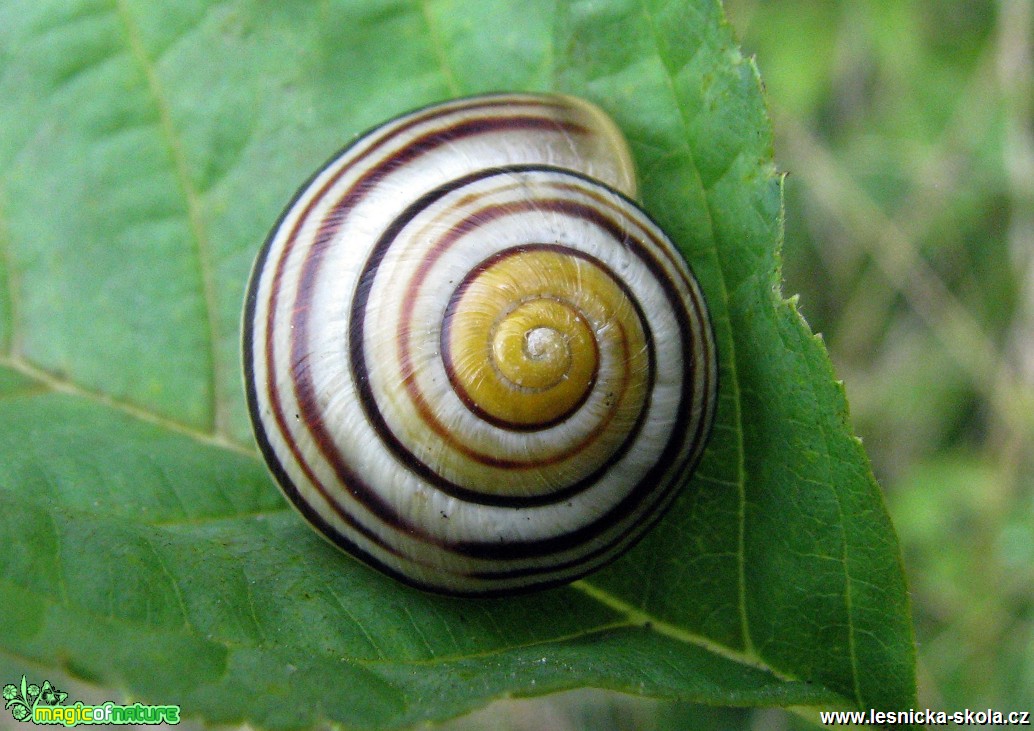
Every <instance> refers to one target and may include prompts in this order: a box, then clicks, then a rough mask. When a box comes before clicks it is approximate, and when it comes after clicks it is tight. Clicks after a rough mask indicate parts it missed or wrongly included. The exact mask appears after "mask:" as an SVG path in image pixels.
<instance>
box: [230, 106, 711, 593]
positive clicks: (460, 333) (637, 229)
mask: <svg viewBox="0 0 1034 731" xmlns="http://www.w3.org/2000/svg"><path fill="white" fill-rule="evenodd" d="M632 169H633V168H632V163H631V158H630V155H629V153H628V150H627V146H626V145H625V143H624V141H623V139H622V137H621V135H620V133H619V132H618V131H617V129H616V127H615V126H614V125H613V123H612V122H611V121H610V120H609V119H608V118H607V117H606V116H605V115H603V113H602V112H601V111H599V110H598V109H597V108H596V107H594V106H592V105H590V104H588V103H587V102H584V101H581V100H577V99H573V98H570V97H562V96H552V95H549V96H547V95H515V94H507V95H492V96H484V97H475V98H469V99H461V100H458V101H454V102H449V103H445V104H441V105H437V106H433V107H428V108H425V109H422V110H418V111H416V112H413V113H410V114H408V115H405V116H402V117H399V118H397V119H394V120H392V121H391V122H388V123H386V124H384V125H382V126H380V127H378V128H376V129H374V130H372V131H371V132H368V133H367V134H365V135H363V136H362V137H360V138H359V139H357V140H356V141H355V142H354V143H353V144H352V145H350V146H349V147H347V148H346V149H345V150H344V151H342V152H341V153H339V154H338V155H337V156H335V157H334V158H333V159H332V160H330V161H329V162H328V163H327V164H326V165H325V166H324V167H323V168H322V169H321V170H320V171H318V172H317V173H316V174H315V175H314V176H313V178H312V179H311V180H310V181H309V182H308V183H307V184H306V185H305V186H303V188H302V189H301V190H300V191H299V193H298V194H297V196H296V197H295V199H294V201H293V202H292V203H291V204H290V205H289V206H288V208H287V209H286V210H285V212H284V213H283V215H282V216H281V218H280V220H279V222H278V223H277V224H276V226H275V227H274V229H273V231H272V233H271V234H270V236H269V238H268V240H267V241H266V244H265V246H264V248H263V249H262V251H261V253H260V255H259V257H258V260H257V262H256V264H255V268H254V271H253V274H252V279H251V282H250V285H249V288H248V295H247V300H246V305H245V314H244V323H243V336H244V343H243V352H244V371H245V384H246V390H247V396H248V402H249V407H250V411H251V415H252V420H253V422H254V426H255V432H256V435H257V440H258V443H259V446H260V448H261V450H262V452H263V455H264V456H265V458H266V460H267V462H268V464H269V466H270V469H271V471H272V472H273V474H274V476H275V477H276V479H277V482H278V483H279V485H280V487H281V489H282V490H283V492H284V493H285V494H286V495H287V497H288V498H289V499H290V500H291V502H292V503H293V504H294V505H295V507H296V508H298V510H299V511H300V512H301V513H302V514H303V515H304V516H305V517H306V518H307V519H308V520H309V521H310V522H311V523H312V524H313V525H314V526H315V527H316V528H317V529H318V530H319V531H320V532H321V533H322V534H323V535H324V536H325V537H326V538H328V539H329V540H330V541H332V542H333V543H334V544H336V545H338V546H339V547H341V548H344V549H345V550H347V551H349V552H351V553H352V554H354V555H355V556H357V557H359V558H361V559H362V560H364V561H366V562H367V563H369V564H371V565H373V566H375V567H377V568H380V569H381V570H383V571H385V572H386V573H388V574H391V575H393V576H395V577H397V578H400V579H402V580H403V581H405V582H407V583H410V584H412V585H415V586H418V587H421V588H424V589H429V590H433V591H439V592H444V593H451V594H463V595H486V594H487V595H491V594H502V593H510V592H515V591H524V590H530V589H535V588H540V587H544V586H551V585H556V584H558V583H562V582H567V581H570V580H573V579H575V578H578V577H580V576H583V575H585V574H586V573H588V572H590V571H592V570H594V569H596V568H598V567H599V566H601V565H603V564H605V563H607V562H608V561H611V560H612V559H613V558H615V557H616V556H617V555H619V554H620V553H621V552H622V551H624V550H625V549H627V548H628V547H629V546H630V545H631V544H632V543H633V542H634V541H635V540H636V539H637V538H639V537H640V536H641V535H642V534H643V533H644V532H645V531H646V530H647V529H648V528H649V526H650V525H652V524H653V523H654V522H655V521H656V519H657V518H658V517H659V516H660V515H661V514H662V512H663V510H664V509H665V508H666V507H667V506H668V505H669V504H670V502H671V501H672V499H673V497H674V495H675V493H676V490H677V487H678V486H679V485H680V484H681V483H682V482H684V480H685V478H686V477H687V475H688V473H689V471H690V470H691V469H692V468H693V466H694V465H695V464H696V462H697V461H698V459H699V457H700V453H701V451H702V450H703V447H704V445H705V443H706V441H707V436H708V432H709V430H710V425H711V422H712V420H713V414H714V408H715V393H716V390H717V363H716V353H715V344H714V339H713V335H712V332H711V326H710V322H709V318H708V313H707V309H706V306H705V303H704V300H703V297H702V295H701V292H700V289H699V287H698V285H697V283H696V281H695V279H694V278H693V276H692V274H691V273H690V271H689V269H688V267H687V266H686V264H685V262H684V261H683V260H682V258H681V257H680V256H679V254H678V253H677V252H676V250H675V248H674V247H673V245H672V244H671V242H670V241H669V240H668V238H667V237H666V236H665V235H664V233H663V232H662V231H661V230H660V229H659V228H658V227H657V226H656V225H655V224H654V223H653V222H652V221H651V220H650V219H649V217H647V216H646V215H645V214H644V213H643V212H642V211H641V210H640V209H639V208H638V207H637V206H636V205H635V204H634V203H633V202H632V201H631V200H630V196H632V195H634V192H635V190H634V188H635V182H634V175H633V174H632Z"/></svg>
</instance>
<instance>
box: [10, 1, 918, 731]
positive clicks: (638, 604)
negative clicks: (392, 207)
mask: <svg viewBox="0 0 1034 731" xmlns="http://www.w3.org/2000/svg"><path fill="white" fill-rule="evenodd" d="M501 88H507V89H514V90H519V89H529V90H548V89H555V90H560V91H565V92H568V93H574V94H578V95H581V96H584V97H587V98H589V99H592V100H593V101H596V102H597V103H599V104H600V105H601V106H603V107H604V108H605V109H606V110H607V111H608V112H610V113H611V114H612V115H613V116H614V117H615V119H616V120H617V121H618V124H619V125H620V126H621V127H622V129H623V130H624V131H625V132H626V134H627V135H628V137H629V139H630V141H631V143H632V147H633V150H634V153H635V156H636V160H637V164H638V166H639V169H640V173H641V178H642V199H643V202H644V204H645V206H646V208H647V209H648V210H649V211H650V212H651V213H652V214H653V215H654V216H655V217H656V218H657V219H658V221H659V222H660V223H661V225H662V226H663V227H665V228H666V230H668V231H669V233H670V234H671V235H672V237H673V238H674V239H675V240H676V241H678V242H679V244H680V246H681V247H682V248H683V251H684V252H685V254H686V255H687V258H688V259H689V260H690V262H691V264H692V266H693V268H694V270H695V271H696V273H697V274H698V276H699V278H700V280H701V283H702V286H703V288H704V290H705V293H706V295H707V297H708V300H709V303H710V305H711V308H712V315H713V319H714V325H715V329H716V333H717V336H718V340H719V344H720V353H721V357H720V360H721V393H720V400H719V413H718V421H717V424H716V427H715V430H714V435H713V437H712V440H711V444H710V446H709V448H708V450H707V453H706V455H705V458H704V460H703V463H702V464H701V466H700V468H699V469H698V471H697V474H696V476H695V477H694V478H693V479H692V481H691V482H690V484H689V485H688V486H687V487H686V489H685V490H684V491H683V493H682V495H681V497H680V499H679V501H678V502H677V504H676V505H675V507H674V508H673V509H672V510H671V512H670V513H669V514H668V516H666V518H665V520H664V521H663V522H662V523H661V525H660V526H659V527H658V528H657V529H656V530H655V531H653V532H651V533H650V535H649V536H648V537H647V538H646V539H645V540H644V541H643V542H642V543H641V545H639V546H638V547H637V548H635V549H634V550H633V551H632V552H630V553H629V554H628V555H627V556H626V557H624V558H623V559H621V560H620V561H619V562H617V563H616V564H615V565H614V566H612V567H610V568H608V569H605V570H604V571H603V572H600V573H598V574H596V575H594V576H591V577H589V578H588V579H586V580H584V581H582V582H579V583H577V584H575V585H574V586H572V587H567V588H561V589H556V590H551V591H547V592H544V593H541V594H538V595H534V596H528V597H521V598H519V599H509V600H477V601H475V600H460V599H445V598H440V597H434V596H429V595H426V594H423V593H420V592H417V591H414V590H411V589H408V588H405V587H402V586H400V585H398V584H396V583H394V582H393V581H391V580H390V579H386V578H384V577H382V576H380V575H379V574H377V573H376V572H374V571H372V570H370V569H367V568H366V567H364V566H362V565H360V564H358V563H357V562H355V561H353V560H352V559H350V558H348V557H345V556H343V555H341V554H339V553H338V552H336V551H335V550H334V549H332V548H330V547H329V546H327V545H326V544H324V543H323V542H322V541H321V540H320V539H319V538H317V537H316V536H315V534H314V533H312V531H310V529H309V528H308V527H307V526H306V525H305V524H304V523H303V522H302V520H301V519H300V518H299V517H298V516H297V515H296V514H295V513H293V512H292V511H290V510H288V508H287V507H286V505H285V503H284V501H283V499H282V498H281V497H280V495H279V493H278V492H277V490H276V488H275V487H274V486H273V484H272V482H271V480H270V478H269V477H268V475H267V473H266V471H265V468H264V466H263V465H262V463H261V461H260V460H259V458H258V456H257V452H256V450H255V448H254V446H253V443H252V442H251V437H250V427H249V425H248V423H247V415H246V412H245V408H244V404H243V397H242V394H241V383H240V375H239V371H238V365H237V364H238V360H239V345H238V327H239V326H238V321H239V315H240V305H241V297H242V293H243V287H244V283H245V280H246V277H247V274H248V270H249V267H250V263H251V260H252V258H253V257H254V255H255V253H256V252H257V250H258V247H259V245H260V242H261V241H262V240H263V238H264V236H265V233H266V231H267V229H268V228H269V226H271V225H272V223H273V221H274V220H275V219H276V216H277V214H278V213H279V211H280V209H281V207H282V206H283V205H284V203H285V202H286V201H287V200H288V199H289V198H290V196H291V194H292V192H293V190H294V188H295V187H296V186H297V185H298V184H300V183H301V182H302V181H303V180H304V179H305V178H306V177H307V175H308V174H309V173H310V172H311V171H312V170H313V169H315V167H316V166H318V165H319V164H320V163H321V162H322V161H323V160H324V159H326V158H327V157H328V156H329V155H330V154H331V153H333V151H334V150H335V149H337V148H339V147H340V146H341V145H342V144H344V143H346V142H347V141H348V140H350V139H351V138H352V136H353V135H354V134H355V133H357V132H359V131H361V130H363V129H365V128H367V127H369V126H371V125H373V124H376V123H377V122H379V121H381V120H383V119H386V118H388V117H391V116H393V115H396V114H398V113H400V112H403V111H406V110H407V109H409V108H412V107H415V106H418V105H420V104H424V103H427V102H431V101H434V100H438V99H444V98H448V97H452V96H457V95H461V94H468V93H476V92H479V91H487V90H497V89H501ZM0 99H3V100H4V103H3V104H2V105H0V349H2V350H0V490H2V505H3V510H2V512H0V546H3V561H2V562H0V607H2V609H3V611H2V613H0V617H2V626H3V631H2V632H0V683H2V682H8V681H9V680H11V679H13V677H14V675H15V673H14V669H15V668H23V667H25V663H29V664H31V665H32V666H34V667H37V668H39V674H40V676H41V677H40V678H38V679H37V680H38V682H42V680H43V679H44V677H45V676H46V673H47V672H48V671H51V670H54V671H61V672H64V673H67V674H69V675H72V676H74V677H79V678H83V679H86V680H88V681H91V682H95V683H97V684H100V685H102V686H105V687H114V688H118V689H122V690H123V691H125V692H126V693H128V694H130V695H131V696H133V697H134V698H136V699H140V700H141V701H147V702H151V703H163V704H165V703H178V704H181V705H182V706H183V710H184V713H185V714H186V715H187V716H195V717H201V718H203V719H205V720H208V721H212V722H232V721H247V722H249V723H252V724H253V725H255V726H258V727H264V728H296V727H304V726H308V725H312V724H315V723H317V722H319V721H321V720H324V719H331V720H335V721H339V722H342V723H344V724H346V725H348V726H354V727H385V728H393V727H404V726H406V725H411V724H414V723H418V722H420V721H423V720H427V719H436V718H445V717H449V716H453V715H457V714H460V713H463V712H465V711H467V710H470V709H473V708H476V707H478V706H480V705H483V704H484V703H486V702H487V701H489V700H491V699H493V698H498V697H501V696H505V695H533V694H539V693H546V692H550V691H554V690H559V689H564V688H571V687H577V686H595V687H603V688H612V689H617V690H622V691H626V692H630V693H639V694H644V695H651V696H657V697H665V698H677V699H683V700H691V701H696V702H704V703H714V704H738V705H751V704H759V705H760V704H771V705H783V706H820V707H827V706H857V707H860V708H868V707H870V706H874V707H879V708H885V709H902V708H907V707H911V706H912V705H913V704H914V701H915V682H914V656H913V642H912V634H911V625H910V615H909V607H908V601H907V594H906V590H905V585H904V578H903V574H902V569H901V565H900V559H899V551H898V546H897V542H896V539H895V536H894V533H893V529H892V527H891V525H890V523H889V520H888V518H887V514H886V511H885V509H884V507H883V502H882V498H881V496H880V493H879V489H878V487H877V485H876V483H875V481H874V479H873V477H872V474H871V471H870V469H869V466H868V461H867V459H866V457H865V454H864V452H863V451H862V449H861V446H860V444H859V443H858V441H857V439H856V438H855V437H854V436H853V435H852V432H851V429H850V426H849V424H848V419H847V408H846V402H845V399H844V394H843V391H842V389H841V387H840V385H839V384H838V383H837V382H836V381H835V380H834V376H833V373H832V370H831V367H830V364H829V361H828V358H827V356H826V354H825V351H824V348H823V346H822V344H821V342H820V341H819V340H818V339H816V338H815V337H814V336H813V335H812V334H811V333H810V331H809V330H808V328H807V325H806V324H805V323H804V322H803V320H802V319H801V318H800V317H799V316H798V315H797V313H796V311H795V308H794V306H793V303H792V302H788V301H785V300H783V299H782V297H781V295H780V290H779V272H778V259H777V248H778V245H779V242H780V239H781V188H780V178H779V177H778V176H777V175H776V173H775V172H774V169H773V165H772V149H771V132H770V127H769V123H768V121H767V118H766V116H765V112H764V107H763V102H762V99H761V93H760V82H759V80H758V77H757V72H756V69H755V67H754V65H753V64H752V63H751V62H750V61H749V60H746V59H744V58H742V57H741V55H740V53H739V51H738V49H737V48H736V46H735V43H734V41H733V40H732V36H731V32H730V30H729V28H728V26H727V25H726V24H725V21H724V20H723V18H722V15H721V10H720V8H719V7H718V6H717V4H716V3H714V2H711V1H709V0H693V1H690V0H684V1H675V0H671V1H668V2H661V1H659V0H658V1H656V2H654V1H650V2H647V1H646V0H641V1H639V2H634V1H632V0H609V1H608V2H592V3H590V2H578V3H570V4H568V3H559V4H555V3H550V2H545V0H537V1H536V2H531V3H519V4H517V3H513V4H511V3H505V2H501V1H499V0H497V1H492V2H459V1H458V0H424V1H423V2H421V3H397V2H386V1H376V2H375V1H373V0H371V1H369V2H325V3H318V4H315V3H314V4H309V3H300V2H296V3H268V2H261V1H260V0H251V1H248V0H235V1H233V2H223V3H218V4H216V3H211V2H208V1H207V0H183V1H182V2H177V3H171V4H152V3H145V2H141V1H139V0H105V1H104V2H101V1H100V0H60V1H58V0H42V1H41V0H32V1H31V2H30V1H29V0H7V1H6V2H3V3H0ZM19 672H20V671H19ZM8 676H11V677H10V678H9V677H8ZM74 700H75V699H70V701H73V702H74Z"/></svg>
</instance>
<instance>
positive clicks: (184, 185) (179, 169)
mask: <svg viewBox="0 0 1034 731" xmlns="http://www.w3.org/2000/svg"><path fill="white" fill-rule="evenodd" d="M114 3H115V10H116V11H117V13H118V17H119V19H120V20H121V22H122V26H123V28H124V29H125V35H126V41H127V43H128V45H129V50H130V52H131V54H132V56H133V59H134V60H135V61H136V63H137V64H139V66H140V68H141V70H142V71H143V74H144V79H145V82H146V86H147V91H148V93H149V94H150V96H151V98H152V100H153V102H154V105H155V108H156V110H157V112H158V121H159V130H160V133H161V137H162V138H163V139H164V140H165V144H166V145H167V147H168V150H169V156H170V158H171V161H172V166H173V172H174V174H175V177H176V180H177V182H178V184H179V187H180V189H181V191H182V193H183V197H184V201H185V204H186V209H187V222H188V224H189V226H190V231H191V234H192V235H191V239H192V241H193V243H194V255H195V257H196V259H197V264H198V270H199V279H200V289H201V293H200V294H201V297H202V301H203V303H204V310H205V320H206V325H207V328H208V338H209V352H210V358H211V380H210V383H209V388H210V392H211V398H212V416H211V419H212V421H211V428H212V431H213V432H214V433H216V434H224V433H226V430H227V428H228V422H229V411H228V407H227V404H226V403H225V399H224V398H223V394H222V390H223V381H224V376H223V373H222V366H221V365H220V361H219V341H220V327H219V319H218V305H217V302H218V300H217V296H216V282H215V267H214V264H213V261H212V253H211V251H210V249H211V246H210V241H209V237H208V231H207V228H206V225H205V221H204V216H203V215H202V205H201V196H200V193H199V192H198V191H197V189H196V188H195V187H194V184H193V183H192V182H191V179H190V171H189V168H188V165H187V157H186V153H185V151H184V149H183V144H182V142H181V140H180V138H179V135H178V134H177V132H176V129H175V126H174V124H173V121H172V112H171V110H170V107H169V102H168V100H167V99H166V97H165V93H164V91H163V89H162V86H161V83H160V81H159V80H158V72H157V69H156V67H155V63H154V61H153V60H152V59H151V58H149V56H148V55H147V50H146V49H145V48H144V43H143V39H142V38H141V36H140V30H139V28H138V27H137V25H136V22H135V20H134V19H133V17H132V15H131V14H130V12H129V9H128V8H127V7H126V4H125V0H114Z"/></svg>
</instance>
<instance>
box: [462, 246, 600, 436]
mask: <svg viewBox="0 0 1034 731" xmlns="http://www.w3.org/2000/svg"><path fill="white" fill-rule="evenodd" d="M582 264H583V262H578V261H575V262H572V261H571V259H570V257H566V256H563V255H561V254H558V253H556V252H551V251H529V252H522V253H518V254H514V255H512V256H509V257H506V258H504V259H502V260H500V261H499V262H496V263H494V264H493V265H491V266H489V267H486V268H485V269H484V270H482V271H480V272H478V274H477V276H475V277H474V278H473V279H472V280H471V281H469V282H468V283H467V284H466V287H465V289H464V291H463V292H462V294H461V296H460V297H459V299H458V301H457V303H456V307H455V308H454V310H453V312H452V313H451V318H452V319H451V322H450V328H449V337H448V342H447V343H446V347H447V348H448V353H449V359H450V362H451V364H452V369H451V371H450V378H451V379H452V381H453V383H454V385H455V386H456V389H457V392H458V393H459V394H460V396H461V398H463V400H464V401H465V402H466V403H467V405H468V406H469V407H470V408H472V409H473V410H475V411H477V412H479V413H480V414H482V416H484V417H485V418H487V419H489V420H490V421H495V422H497V423H499V424H501V425H504V426H510V427H514V428H519V429H522V428H543V427H546V426H549V425H550V424H553V423H555V422H557V421H559V420H561V419H563V418H565V417H566V416H567V415H569V414H570V413H572V412H574V411H575V410H577V408H578V407H579V406H580V405H581V404H582V403H583V402H584V401H585V399H586V398H587V397H588V395H589V393H590V392H591V390H592V388H593V385H594V384H595V382H596V375H597V372H598V370H599V366H600V363H599V346H598V344H597V342H596V340H597V334H596V332H595V331H594V329H593V325H592V324H591V323H590V322H589V321H588V319H587V318H586V315H585V314H584V312H583V309H582V308H581V307H580V306H579V305H580V303H579V299H580V298H581V295H580V294H578V289H579V286H580V285H581V286H584V285H585V284H586V283H587V282H589V281H591V279H592V277H591V276H587V275H586V273H585V271H584V269H586V267H584V266H582ZM588 268H590V269H591V267H588ZM572 292H574V294H573V295H572Z"/></svg>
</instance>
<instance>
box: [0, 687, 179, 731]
mask: <svg viewBox="0 0 1034 731" xmlns="http://www.w3.org/2000/svg"><path fill="white" fill-rule="evenodd" d="M3 697H4V709H5V710H7V711H9V712H10V713H11V716H12V717H14V720H16V721H25V722H27V723H35V724H41V725H62V726H68V727H71V726H79V725H91V726H94V725H103V726H110V725H115V726H123V725H128V724H154V725H156V724H159V723H167V724H177V723H179V722H180V707H179V706H174V705H169V706H150V705H144V704H142V703H133V704H132V705H118V704H116V703H112V702H111V701H108V702H107V703H102V704H101V705H99V706H93V705H86V704H84V703H82V702H81V701H76V702H75V703H71V704H67V705H66V704H65V700H66V699H67V698H68V693H65V692H64V691H61V690H58V689H57V688H55V687H54V686H53V685H52V684H51V682H50V681H49V680H45V681H43V685H36V684H35V683H28V682H27V681H26V678H25V676H24V675H23V676H22V680H21V684H20V685H16V684H14V683H8V684H7V685H5V686H4V690H3Z"/></svg>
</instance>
